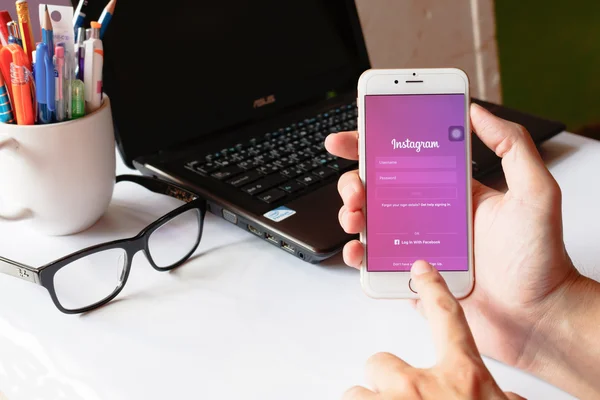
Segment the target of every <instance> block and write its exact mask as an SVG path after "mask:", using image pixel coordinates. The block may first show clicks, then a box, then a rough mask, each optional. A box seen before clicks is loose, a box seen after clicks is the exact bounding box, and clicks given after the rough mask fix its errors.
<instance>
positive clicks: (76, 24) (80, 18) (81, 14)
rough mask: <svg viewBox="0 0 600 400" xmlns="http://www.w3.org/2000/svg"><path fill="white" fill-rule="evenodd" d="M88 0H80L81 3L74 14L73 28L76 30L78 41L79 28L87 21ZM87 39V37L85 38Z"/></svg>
mask: <svg viewBox="0 0 600 400" xmlns="http://www.w3.org/2000/svg"><path fill="white" fill-rule="evenodd" d="M87 5H88V0H79V4H78V5H77V8H76V9H75V13H74V14H73V29H74V31H75V41H77V40H78V39H79V38H78V36H77V35H78V34H79V28H81V27H83V24H84V23H85V9H86V8H87ZM84 39H85V38H84Z"/></svg>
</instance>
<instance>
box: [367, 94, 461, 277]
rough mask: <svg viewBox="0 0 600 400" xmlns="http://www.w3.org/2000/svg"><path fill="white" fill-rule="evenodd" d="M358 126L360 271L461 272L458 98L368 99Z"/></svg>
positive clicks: (396, 97)
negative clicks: (362, 226)
mask: <svg viewBox="0 0 600 400" xmlns="http://www.w3.org/2000/svg"><path fill="white" fill-rule="evenodd" d="M365 124H366V134H365V138H366V144H365V147H366V149H365V151H366V155H365V162H366V176H367V235H368V240H367V270H368V271H371V272H373V271H380V272H383V271H385V272H390V271H410V268H411V266H412V263H413V262H414V261H416V260H418V259H424V260H426V261H428V262H429V263H431V264H432V265H433V266H434V267H436V268H437V269H438V270H440V271H467V270H468V268H469V263H468V255H469V253H468V252H469V250H468V219H467V218H468V216H467V215H468V208H467V195H468V194H467V173H466V172H467V171H466V168H467V165H466V163H467V161H466V160H467V146H466V144H467V142H466V141H465V134H470V132H465V129H464V126H465V97H464V95H463V94H427V95H368V96H366V97H365ZM469 167H470V166H469Z"/></svg>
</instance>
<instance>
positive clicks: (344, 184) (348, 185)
mask: <svg viewBox="0 0 600 400" xmlns="http://www.w3.org/2000/svg"><path fill="white" fill-rule="evenodd" d="M338 192H339V193H340V196H341V198H342V201H343V202H344V204H345V205H346V207H348V209H349V210H351V211H357V210H362V209H363V207H364V206H365V188H364V186H363V183H362V181H361V179H360V177H359V176H358V171H356V170H355V171H348V172H346V173H345V174H343V175H342V176H341V177H340V179H339V180H338Z"/></svg>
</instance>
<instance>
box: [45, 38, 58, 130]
mask: <svg viewBox="0 0 600 400" xmlns="http://www.w3.org/2000/svg"><path fill="white" fill-rule="evenodd" d="M48 50H50V49H48ZM48 53H49V51H47V52H46V53H45V54H44V69H45V77H46V107H48V119H49V121H50V122H52V121H54V112H55V111H56V107H55V106H56V95H55V87H54V86H55V81H54V79H55V78H54V64H53V63H52V59H51V58H50V54H48Z"/></svg>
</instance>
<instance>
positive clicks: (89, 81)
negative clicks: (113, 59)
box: [83, 21, 104, 112]
mask: <svg viewBox="0 0 600 400" xmlns="http://www.w3.org/2000/svg"><path fill="white" fill-rule="evenodd" d="M91 26H92V36H91V37H90V38H89V39H88V40H86V41H85V42H84V46H85V58H84V61H85V66H84V68H83V83H84V84H85V105H86V109H87V111H89V112H92V111H94V110H96V109H98V108H100V106H101V105H102V66H103V64H104V51H103V47H102V40H100V24H99V23H98V22H96V21H93V22H92V23H91Z"/></svg>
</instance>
